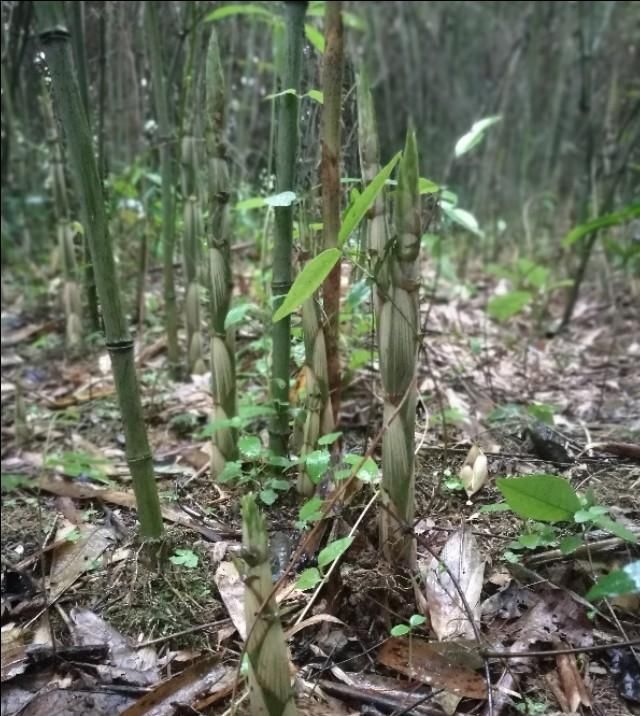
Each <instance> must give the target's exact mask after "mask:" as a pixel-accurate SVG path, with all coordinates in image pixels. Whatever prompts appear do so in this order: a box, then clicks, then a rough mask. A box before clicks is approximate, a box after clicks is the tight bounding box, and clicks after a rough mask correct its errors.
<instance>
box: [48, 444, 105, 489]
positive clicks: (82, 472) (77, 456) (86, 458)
mask: <svg viewBox="0 0 640 716" xmlns="http://www.w3.org/2000/svg"><path fill="white" fill-rule="evenodd" d="M45 465H46V466H47V467H54V468H58V469H60V470H61V471H62V472H64V474H65V475H68V476H69V477H77V478H81V479H83V478H84V479H89V480H95V481H96V482H101V483H102V484H103V485H111V484H112V481H111V480H110V479H109V477H108V476H107V468H108V466H109V461H108V460H106V459H105V458H102V457H96V456H95V455H91V454H90V453H88V452H84V451H83V450H77V451H73V450H69V451H65V452H62V453H56V454H53V455H50V456H48V457H47V459H46V460H45Z"/></svg>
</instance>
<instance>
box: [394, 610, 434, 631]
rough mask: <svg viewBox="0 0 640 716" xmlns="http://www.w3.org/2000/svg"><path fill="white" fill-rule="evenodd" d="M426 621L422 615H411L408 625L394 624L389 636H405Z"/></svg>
mask: <svg viewBox="0 0 640 716" xmlns="http://www.w3.org/2000/svg"><path fill="white" fill-rule="evenodd" d="M426 621H427V618H426V617H423V616H422V614H412V615H411V618H410V619H409V623H408V624H396V626H394V627H393V628H392V629H391V631H390V634H391V636H406V635H407V634H411V632H412V631H413V630H414V629H417V628H418V627H419V626H422V625H423V624H425V623H426Z"/></svg>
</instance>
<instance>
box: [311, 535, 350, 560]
mask: <svg viewBox="0 0 640 716" xmlns="http://www.w3.org/2000/svg"><path fill="white" fill-rule="evenodd" d="M352 542H353V537H341V538H340V539H337V540H335V541H333V542H330V543H329V544H328V545H327V546H326V547H325V548H324V549H323V550H322V551H321V552H320V554H319V555H318V567H320V568H322V567H326V566H327V565H329V564H331V563H332V562H335V561H336V559H338V558H340V557H341V556H342V555H343V554H344V553H345V552H346V551H347V550H348V549H349V547H351V543H352Z"/></svg>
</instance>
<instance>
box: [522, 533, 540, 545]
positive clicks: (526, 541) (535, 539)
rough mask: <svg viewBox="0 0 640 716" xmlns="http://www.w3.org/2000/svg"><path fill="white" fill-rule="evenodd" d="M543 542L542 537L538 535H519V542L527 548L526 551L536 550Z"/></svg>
mask: <svg viewBox="0 0 640 716" xmlns="http://www.w3.org/2000/svg"><path fill="white" fill-rule="evenodd" d="M541 541H542V540H541V539H540V535H536V534H533V535H532V534H527V535H519V537H518V542H519V543H520V544H521V545H522V546H523V547H524V548H525V549H535V548H536V547H538V546H539V545H540V542H541Z"/></svg>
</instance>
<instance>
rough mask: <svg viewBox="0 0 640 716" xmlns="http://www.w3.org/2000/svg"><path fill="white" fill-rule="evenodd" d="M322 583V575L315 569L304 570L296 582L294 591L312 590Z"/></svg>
mask: <svg viewBox="0 0 640 716" xmlns="http://www.w3.org/2000/svg"><path fill="white" fill-rule="evenodd" d="M321 581H322V575H321V574H320V572H319V571H318V570H317V569H316V568H315V567H310V568H309V569H305V570H304V572H302V574H301V575H300V576H299V577H298V581H297V582H296V589H300V590H301V591H303V592H304V591H306V590H307V589H313V588H314V587H315V586H316V585H317V584H318V583H319V582H321Z"/></svg>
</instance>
